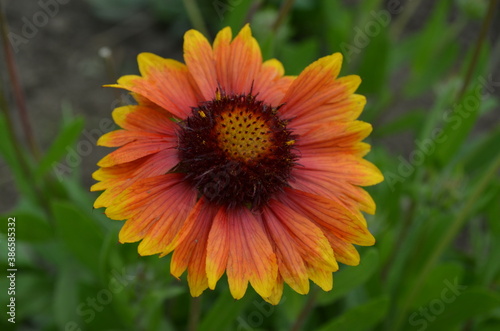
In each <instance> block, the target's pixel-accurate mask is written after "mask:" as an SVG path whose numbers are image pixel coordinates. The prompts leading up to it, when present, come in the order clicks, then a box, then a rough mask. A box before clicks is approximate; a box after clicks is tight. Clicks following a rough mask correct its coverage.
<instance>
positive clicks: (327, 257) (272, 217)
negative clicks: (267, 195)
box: [263, 200, 338, 281]
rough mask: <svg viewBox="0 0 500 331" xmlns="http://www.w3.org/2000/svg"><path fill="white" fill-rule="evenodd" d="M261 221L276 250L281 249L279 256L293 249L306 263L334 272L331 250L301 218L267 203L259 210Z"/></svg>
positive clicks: (320, 234) (324, 240)
mask: <svg viewBox="0 0 500 331" xmlns="http://www.w3.org/2000/svg"><path fill="white" fill-rule="evenodd" d="M263 218H264V219H265V221H266V224H269V231H270V232H271V233H274V236H273V239H274V242H275V244H276V245H277V247H278V249H279V248H280V247H281V246H282V247H283V250H282V253H286V250H289V249H290V247H295V248H296V249H297V250H298V252H299V253H300V254H301V256H302V258H303V259H304V260H305V261H307V262H308V263H309V264H312V265H315V266H317V267H319V268H323V269H328V270H331V271H336V270H337V269H338V265H337V261H335V257H334V255H333V250H332V247H331V246H330V243H329V242H328V240H327V239H326V237H325V235H324V234H323V232H322V231H321V229H319V228H318V227H317V226H316V225H315V224H314V223H313V222H311V221H310V220H308V219H307V218H306V217H305V216H304V215H302V214H300V213H296V212H294V211H293V210H292V209H290V208H289V207H288V206H286V205H284V204H282V203H280V202H278V201H276V200H271V201H269V203H268V204H267V206H266V207H265V208H264V209H263ZM287 241H288V242H287ZM282 242H283V243H282ZM278 245H279V246H278ZM285 248H286V250H285ZM283 278H284V277H283ZM285 281H286V278H285Z"/></svg>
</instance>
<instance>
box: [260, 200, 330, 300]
mask: <svg viewBox="0 0 500 331" xmlns="http://www.w3.org/2000/svg"><path fill="white" fill-rule="evenodd" d="M270 208H272V207H271V206H270V207H269V208H265V209H264V210H263V216H262V218H263V220H264V221H265V224H266V228H267V231H268V233H269V234H270V236H271V239H272V241H273V244H274V245H275V253H276V257H277V260H278V267H279V273H280V275H281V276H282V277H283V279H284V280H285V282H286V283H287V284H288V285H290V287H291V288H292V289H294V290H295V291H296V292H298V293H300V294H307V293H308V292H309V277H308V276H307V270H306V267H305V264H304V256H303V254H302V255H301V254H300V251H299V249H298V247H297V245H301V242H300V241H298V240H296V238H294V237H293V236H294V235H293V233H291V232H290V231H289V229H288V228H287V227H286V226H285V225H283V224H282V222H283V221H281V220H279V219H278V218H277V217H276V216H275V215H274V213H273V212H272V211H271V210H270ZM283 216H284V217H285V215H283ZM291 226H293V224H291ZM313 226H314V225H313ZM300 238H301V239H302V237H300ZM330 251H331V247H330ZM332 256H333V252H332Z"/></svg>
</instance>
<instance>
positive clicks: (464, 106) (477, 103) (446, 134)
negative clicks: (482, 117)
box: [436, 87, 482, 164]
mask: <svg viewBox="0 0 500 331" xmlns="http://www.w3.org/2000/svg"><path fill="white" fill-rule="evenodd" d="M481 103H482V101H481V98H479V97H478V96H477V95H476V88H475V87H474V88H472V89H470V90H469V91H468V92H467V93H466V94H465V95H464V96H463V97H462V98H461V100H460V102H459V103H458V104H456V105H455V106H454V107H453V108H452V109H449V110H447V111H446V113H445V114H443V119H444V121H445V122H446V124H445V126H444V128H443V133H442V138H443V140H444V142H443V143H440V144H438V145H437V150H436V156H437V159H438V160H439V161H440V163H441V164H446V163H448V162H449V160H450V159H452V158H453V156H454V154H455V153H457V151H458V150H459V149H460V147H461V146H462V144H463V142H464V141H465V139H467V137H468V136H469V133H470V131H471V130H472V128H473V127H474V124H476V121H477V120H478V118H479V110H480V107H481Z"/></svg>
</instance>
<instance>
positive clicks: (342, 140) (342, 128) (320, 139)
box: [294, 121, 372, 156]
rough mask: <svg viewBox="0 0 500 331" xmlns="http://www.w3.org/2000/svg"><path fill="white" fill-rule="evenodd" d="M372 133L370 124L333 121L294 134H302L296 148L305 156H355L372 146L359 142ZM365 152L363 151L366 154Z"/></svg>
mask: <svg viewBox="0 0 500 331" xmlns="http://www.w3.org/2000/svg"><path fill="white" fill-rule="evenodd" d="M371 131H372V126H371V125H370V124H369V123H365V122H361V121H354V122H348V123H342V122H338V121H331V122H327V123H319V124H316V125H310V126H307V131H302V132H294V133H298V134H300V139H297V143H296V147H297V148H298V149H299V150H300V154H301V156H304V155H318V154H322V155H333V154H337V153H347V154H355V153H357V152H359V149H360V148H361V149H363V148H364V149H366V148H368V151H369V147H370V145H368V144H363V145H361V146H359V142H360V141H362V140H363V139H365V138H366V137H367V136H368V135H369V134H370V132H371ZM368 151H365V150H362V152H363V153H364V154H366V152H368Z"/></svg>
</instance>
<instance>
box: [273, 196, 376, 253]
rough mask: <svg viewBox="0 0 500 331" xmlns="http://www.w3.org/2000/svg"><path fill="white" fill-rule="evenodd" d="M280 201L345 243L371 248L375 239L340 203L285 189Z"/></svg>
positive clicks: (363, 224) (353, 214)
mask: <svg viewBox="0 0 500 331" xmlns="http://www.w3.org/2000/svg"><path fill="white" fill-rule="evenodd" d="M285 192H286V194H283V195H280V200H281V201H282V202H283V203H284V204H285V205H286V206H288V207H289V208H291V209H293V210H295V211H296V212H297V213H299V214H302V215H304V216H306V217H307V218H309V219H310V220H311V221H314V222H315V223H316V224H318V225H319V226H322V227H324V228H325V229H327V230H328V231H330V232H332V233H334V234H335V235H336V236H338V237H339V238H341V239H344V240H345V241H347V242H350V243H353V244H356V245H361V246H371V245H373V244H374V243H375V238H373V236H372V234H371V233H370V232H369V231H368V229H367V228H366V225H365V223H364V222H363V221H362V220H361V219H360V218H359V216H358V215H356V214H355V213H352V212H351V211H349V210H348V209H347V208H346V207H344V206H343V205H341V204H340V203H337V202H335V201H334V200H330V199H327V198H324V197H321V196H318V195H314V194H310V193H306V192H302V191H299V190H295V189H285Z"/></svg>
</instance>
